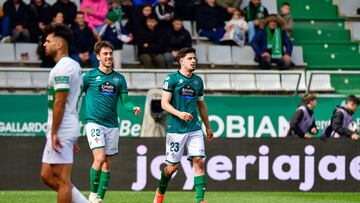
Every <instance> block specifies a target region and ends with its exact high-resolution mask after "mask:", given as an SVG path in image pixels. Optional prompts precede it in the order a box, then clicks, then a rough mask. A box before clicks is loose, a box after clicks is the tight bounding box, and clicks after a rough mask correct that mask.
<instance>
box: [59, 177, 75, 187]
mask: <svg viewBox="0 0 360 203" xmlns="http://www.w3.org/2000/svg"><path fill="white" fill-rule="evenodd" d="M56 182H57V184H58V186H59V188H63V187H70V188H71V186H72V184H71V181H70V179H68V178H66V179H65V178H59V179H57V180H56Z"/></svg>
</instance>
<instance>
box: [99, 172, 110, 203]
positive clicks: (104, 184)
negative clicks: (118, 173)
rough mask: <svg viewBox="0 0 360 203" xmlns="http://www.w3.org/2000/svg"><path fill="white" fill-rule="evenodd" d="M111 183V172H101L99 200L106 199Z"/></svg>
mask: <svg viewBox="0 0 360 203" xmlns="http://www.w3.org/2000/svg"><path fill="white" fill-rule="evenodd" d="M109 181H110V172H104V171H101V176H100V183H99V189H98V198H99V199H102V200H103V199H104V197H105V192H106V190H107V189H108V187H109Z"/></svg>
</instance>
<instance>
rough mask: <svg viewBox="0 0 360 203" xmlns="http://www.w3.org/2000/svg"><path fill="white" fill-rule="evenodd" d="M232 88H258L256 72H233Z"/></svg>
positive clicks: (244, 89)
mask: <svg viewBox="0 0 360 203" xmlns="http://www.w3.org/2000/svg"><path fill="white" fill-rule="evenodd" d="M230 77H231V78H230V79H231V88H232V89H234V90H242V91H247V90H249V91H250V90H256V85H255V75H254V74H231V76H230Z"/></svg>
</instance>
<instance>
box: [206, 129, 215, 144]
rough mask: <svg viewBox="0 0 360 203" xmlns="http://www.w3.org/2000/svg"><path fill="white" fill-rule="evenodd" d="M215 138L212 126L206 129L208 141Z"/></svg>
mask: <svg viewBox="0 0 360 203" xmlns="http://www.w3.org/2000/svg"><path fill="white" fill-rule="evenodd" d="M213 138H214V133H213V131H212V130H211V128H207V129H206V141H208V142H211V141H212V140H213Z"/></svg>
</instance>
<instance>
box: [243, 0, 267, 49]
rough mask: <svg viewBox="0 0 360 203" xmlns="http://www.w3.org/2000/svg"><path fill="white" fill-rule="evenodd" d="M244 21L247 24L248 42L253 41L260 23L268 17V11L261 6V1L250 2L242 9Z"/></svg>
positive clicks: (253, 0) (252, 0)
mask: <svg viewBox="0 0 360 203" xmlns="http://www.w3.org/2000/svg"><path fill="white" fill-rule="evenodd" d="M244 11H245V14H246V21H247V22H248V27H249V31H248V41H249V43H251V41H252V40H253V39H254V37H255V34H256V31H257V30H258V29H259V27H260V25H261V24H262V21H263V20H264V19H265V18H266V17H267V16H268V15H269V12H268V10H267V9H266V8H265V7H264V6H263V5H262V4H261V0H251V1H250V2H249V5H248V6H247V7H246V8H244Z"/></svg>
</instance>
